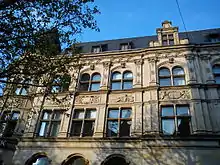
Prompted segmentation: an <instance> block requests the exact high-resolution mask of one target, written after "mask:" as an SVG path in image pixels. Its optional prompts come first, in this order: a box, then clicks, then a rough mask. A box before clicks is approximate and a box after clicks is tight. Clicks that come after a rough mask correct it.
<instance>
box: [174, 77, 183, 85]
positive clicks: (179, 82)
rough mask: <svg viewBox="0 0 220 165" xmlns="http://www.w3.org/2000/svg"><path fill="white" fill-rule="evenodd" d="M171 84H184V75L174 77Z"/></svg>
mask: <svg viewBox="0 0 220 165" xmlns="http://www.w3.org/2000/svg"><path fill="white" fill-rule="evenodd" d="M173 84H174V85H175V86H176V85H185V78H184V77H174V78H173Z"/></svg>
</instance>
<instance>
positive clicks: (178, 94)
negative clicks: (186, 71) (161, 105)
mask: <svg viewBox="0 0 220 165" xmlns="http://www.w3.org/2000/svg"><path fill="white" fill-rule="evenodd" d="M159 99H160V100H170V99H171V100H178V99H190V92H189V90H166V91H160V92H159Z"/></svg>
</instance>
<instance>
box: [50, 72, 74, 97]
mask: <svg viewBox="0 0 220 165" xmlns="http://www.w3.org/2000/svg"><path fill="white" fill-rule="evenodd" d="M70 81H71V77H70V76H69V75H67V74H65V75H57V76H56V77H55V78H54V79H53V82H52V85H51V92H52V93H59V92H66V91H68V90H69V85H70Z"/></svg>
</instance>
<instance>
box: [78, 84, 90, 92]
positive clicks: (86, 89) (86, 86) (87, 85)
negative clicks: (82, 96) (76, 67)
mask: <svg viewBox="0 0 220 165" xmlns="http://www.w3.org/2000/svg"><path fill="white" fill-rule="evenodd" d="M88 90H89V83H81V84H80V91H88Z"/></svg>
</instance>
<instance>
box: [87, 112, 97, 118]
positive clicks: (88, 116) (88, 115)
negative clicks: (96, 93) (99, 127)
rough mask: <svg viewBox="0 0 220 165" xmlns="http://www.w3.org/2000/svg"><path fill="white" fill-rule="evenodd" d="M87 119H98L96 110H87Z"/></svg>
mask: <svg viewBox="0 0 220 165" xmlns="http://www.w3.org/2000/svg"><path fill="white" fill-rule="evenodd" d="M86 118H93V119H94V118H96V110H86Z"/></svg>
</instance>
